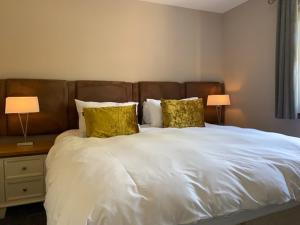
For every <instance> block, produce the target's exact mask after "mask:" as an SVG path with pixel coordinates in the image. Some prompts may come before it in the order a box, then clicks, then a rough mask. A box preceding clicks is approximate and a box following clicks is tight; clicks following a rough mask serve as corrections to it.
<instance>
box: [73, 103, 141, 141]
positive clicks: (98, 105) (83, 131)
mask: <svg viewBox="0 0 300 225" xmlns="http://www.w3.org/2000/svg"><path fill="white" fill-rule="evenodd" d="M75 103H76V108H77V113H78V118H79V132H80V136H81V137H86V125H85V120H84V116H83V115H82V113H83V109H84V108H102V107H116V106H128V105H136V106H137V105H138V103H137V102H125V103H117V102H84V101H80V100H77V99H75Z"/></svg>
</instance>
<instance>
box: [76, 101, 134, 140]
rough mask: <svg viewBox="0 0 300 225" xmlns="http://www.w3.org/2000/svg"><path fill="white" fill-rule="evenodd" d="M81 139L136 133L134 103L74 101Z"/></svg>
mask: <svg viewBox="0 0 300 225" xmlns="http://www.w3.org/2000/svg"><path fill="white" fill-rule="evenodd" d="M75 103H76V108H77V112H78V117H79V131H80V135H81V136H82V137H113V136H117V135H128V134H133V133H138V132H139V129H138V122H137V104H138V103H136V102H126V103H117V102H84V101H80V100H77V99H75Z"/></svg>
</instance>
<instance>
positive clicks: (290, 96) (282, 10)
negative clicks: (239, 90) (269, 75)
mask: <svg viewBox="0 0 300 225" xmlns="http://www.w3.org/2000/svg"><path fill="white" fill-rule="evenodd" d="M297 23H298V0H279V1H278V24H277V46H276V109H275V114H276V118H280V119H297V114H298V113H297V96H298V85H297V76H298V62H297V47H298V43H297V40H298V37H297V36H298V35H297V33H298V32H297V30H298V29H297Z"/></svg>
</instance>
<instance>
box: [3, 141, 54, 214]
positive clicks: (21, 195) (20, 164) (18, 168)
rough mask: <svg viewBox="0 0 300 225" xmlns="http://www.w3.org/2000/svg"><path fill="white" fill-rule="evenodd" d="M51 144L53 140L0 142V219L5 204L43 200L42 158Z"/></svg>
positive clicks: (43, 161) (43, 164) (43, 159)
mask: <svg viewBox="0 0 300 225" xmlns="http://www.w3.org/2000/svg"><path fill="white" fill-rule="evenodd" d="M52 145H53V140H46V141H45V140H43V141H41V142H36V143H35V144H34V145H33V146H23V147H18V146H16V144H15V143H14V144H0V219H1V218H4V217H5V213H6V208H7V207H10V206H16V205H23V204H29V203H34V202H41V201H44V197H45V159H46V156H47V153H48V151H49V150H50V148H51V147H52Z"/></svg>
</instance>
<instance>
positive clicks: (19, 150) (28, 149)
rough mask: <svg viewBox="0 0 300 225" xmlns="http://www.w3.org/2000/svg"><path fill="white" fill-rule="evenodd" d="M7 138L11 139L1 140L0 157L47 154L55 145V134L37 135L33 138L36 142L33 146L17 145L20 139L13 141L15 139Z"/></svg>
mask: <svg viewBox="0 0 300 225" xmlns="http://www.w3.org/2000/svg"><path fill="white" fill-rule="evenodd" d="M4 138H5V137H3V138H2V139H4ZM6 140H9V141H4V142H3V141H2V142H1V141H0V158H4V157H15V156H27V155H41V154H47V153H48V152H49V150H50V148H51V147H52V146H53V143H54V140H55V136H49V137H42V138H39V137H35V138H33V139H31V140H33V142H34V143H33V145H32V146H17V142H18V141H16V140H15V141H12V140H14V139H12V138H9V137H7V139H6Z"/></svg>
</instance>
